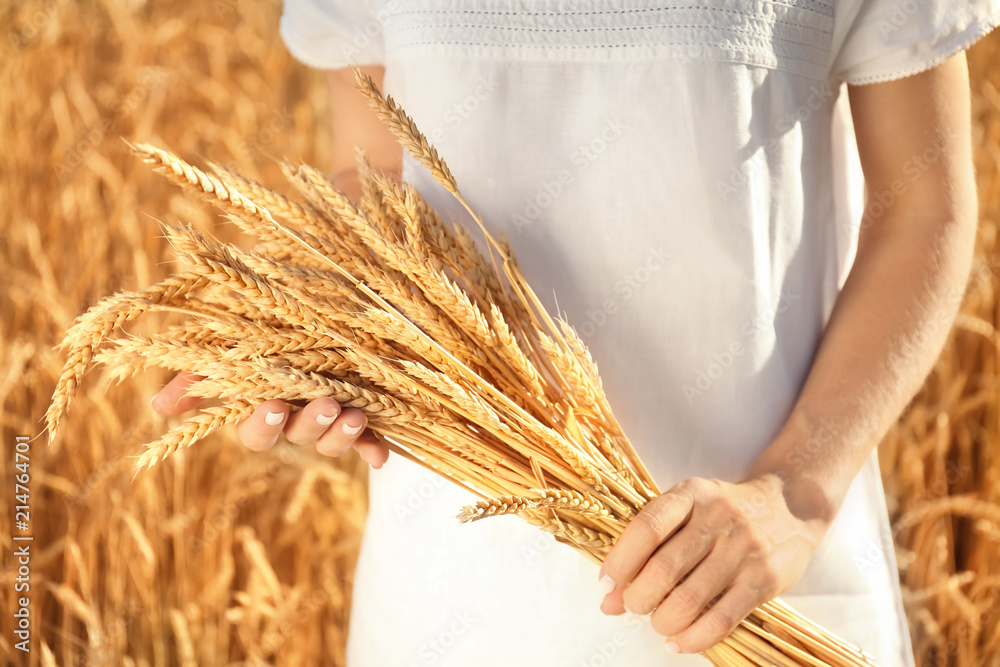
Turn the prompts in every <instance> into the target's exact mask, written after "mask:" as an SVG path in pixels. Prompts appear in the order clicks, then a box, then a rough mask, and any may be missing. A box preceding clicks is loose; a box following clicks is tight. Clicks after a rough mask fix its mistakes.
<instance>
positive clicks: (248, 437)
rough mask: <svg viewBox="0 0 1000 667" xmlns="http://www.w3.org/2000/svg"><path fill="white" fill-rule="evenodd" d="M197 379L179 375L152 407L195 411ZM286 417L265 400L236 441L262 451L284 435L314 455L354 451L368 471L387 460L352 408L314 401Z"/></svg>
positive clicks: (171, 411)
mask: <svg viewBox="0 0 1000 667" xmlns="http://www.w3.org/2000/svg"><path fill="white" fill-rule="evenodd" d="M200 379H202V377H201V376H200V375H194V374H192V373H183V372H182V373H178V374H177V375H176V376H175V377H174V379H173V380H171V381H170V382H168V383H167V384H166V386H164V387H163V389H161V390H160V391H159V393H157V394H156V396H154V397H153V400H152V401H151V405H152V407H153V409H154V410H156V411H157V412H159V413H160V414H162V415H167V416H172V415H178V414H181V413H182V412H187V411H188V410H191V409H194V408H196V407H198V405H200V404H201V402H202V401H203V399H201V398H198V397H196V396H190V395H188V394H187V388H188V387H189V386H190V385H191V383H192V382H197V381H198V380H200ZM288 413H289V409H288V406H287V405H286V404H285V403H284V402H283V401H279V400H277V399H274V400H270V401H264V402H263V403H261V404H260V405H259V406H257V408H256V409H255V410H254V411H253V414H252V415H250V417H249V418H248V419H247V420H245V421H243V422H240V424H239V425H238V426H237V427H236V431H237V433H238V434H239V437H240V441H242V442H243V444H244V445H245V446H246V447H248V448H249V449H252V450H254V451H258V452H262V451H266V450H268V449H270V448H271V447H273V446H274V443H275V442H277V440H278V436H279V435H280V434H281V432H282V431H284V433H285V438H287V439H288V441H289V442H292V443H295V444H297V445H313V444H315V445H316V451H317V452H319V453H320V454H324V455H326V456H340V455H341V454H344V453H346V452H347V450H348V449H350V448H351V447H354V448H355V449H356V450H357V452H358V455H359V456H360V457H361V458H362V459H363V460H364V461H365V462H366V463H368V464H369V465H371V466H372V467H373V468H381V467H382V464H383V463H385V462H386V459H388V458H389V449H388V448H387V447H386V446H385V445H383V444H382V443H381V442H380V441H379V440H378V438H376V437H375V434H374V433H372V432H371V430H370V429H367V428H366V426H367V425H368V418H367V417H366V416H365V413H364V412H362V411H361V410H358V409H357V408H343V409H342V408H341V407H340V404H339V403H337V402H336V401H335V400H333V399H332V398H317V399H315V400H314V401H311V402H310V403H309V404H308V405H306V406H305V407H304V408H302V409H301V410H299V411H298V412H296V413H294V414H292V415H291V416H289V414H288Z"/></svg>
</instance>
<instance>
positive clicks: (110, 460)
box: [0, 0, 1000, 667]
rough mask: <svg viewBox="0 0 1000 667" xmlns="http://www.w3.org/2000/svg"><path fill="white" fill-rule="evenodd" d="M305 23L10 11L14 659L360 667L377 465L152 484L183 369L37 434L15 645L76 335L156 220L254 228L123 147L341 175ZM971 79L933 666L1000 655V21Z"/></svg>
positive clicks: (120, 390)
mask: <svg viewBox="0 0 1000 667" xmlns="http://www.w3.org/2000/svg"><path fill="white" fill-rule="evenodd" d="M14 5H16V6H14ZM280 14H281V2H280V1H279V0H267V1H257V2H248V1H244V0H211V1H207V0H206V1H202V2H194V1H193V0H177V1H169V0H161V1H158V2H155V3H154V2H144V1H142V0H103V1H97V0H93V1H92V0H79V1H77V0H39V1H27V2H18V3H4V4H3V5H2V6H0V53H2V59H0V147H2V150H0V174H2V176H0V277H2V279H3V282H4V285H3V289H2V290H0V341H2V344H0V410H2V412H0V417H2V421H3V447H2V450H3V457H2V460H0V478H2V481H3V493H2V495H0V516H2V517H3V521H2V522H0V542H2V547H3V569H2V571H0V659H2V661H3V663H4V664H17V665H20V664H26V665H29V664H30V665H123V664H124V665H184V666H185V667H186V666H188V665H227V664H239V665H244V664H247V665H253V664H260V665H263V664H273V665H343V664H344V641H345V637H346V629H347V620H348V614H349V611H350V603H351V596H350V593H351V577H352V571H353V566H354V562H355V559H356V554H357V549H358V546H359V544H360V536H361V529H362V527H363V523H364V517H365V511H366V508H365V503H366V497H365V483H366V476H367V474H366V470H367V467H366V466H364V465H363V464H362V463H361V462H360V460H359V459H358V458H357V456H356V455H355V454H354V452H353V450H352V451H351V453H350V454H349V455H347V456H346V457H344V458H343V460H340V461H331V460H329V459H326V458H322V457H318V456H316V455H315V454H310V453H309V452H308V451H306V450H307V449H308V448H306V449H305V450H301V449H298V448H292V447H290V446H287V445H279V446H278V447H276V448H275V449H274V450H272V451H271V452H268V453H266V454H257V453H253V452H249V451H247V450H244V449H243V448H242V447H240V446H239V445H238V444H237V443H236V442H235V439H234V437H233V434H232V433H231V430H229V431H226V432H225V433H222V434H220V435H218V436H214V437H212V438H210V439H209V440H206V441H204V442H201V443H199V444H198V445H197V446H195V447H192V448H190V449H188V450H184V451H182V452H181V453H179V454H177V455H175V456H173V457H171V458H169V459H168V460H167V461H166V462H165V463H163V464H161V465H159V466H157V467H156V468H154V469H153V470H152V471H150V472H148V473H144V474H141V475H139V476H137V477H135V479H133V468H132V465H133V457H134V456H136V455H137V454H138V452H139V451H140V450H141V445H142V444H144V443H145V442H148V441H150V440H152V439H153V437H154V436H155V435H156V434H159V433H162V432H163V431H164V430H165V428H166V426H167V424H165V423H164V421H165V420H164V418H162V417H159V416H158V415H156V414H155V413H153V411H152V410H151V409H149V407H148V401H149V399H150V398H151V397H152V395H153V394H154V393H155V392H156V390H157V389H158V388H159V387H160V386H161V385H162V384H163V383H164V382H165V381H166V380H167V379H169V378H168V377H167V376H166V375H164V374H162V373H159V372H154V371H150V372H147V373H145V374H143V375H141V376H140V377H138V378H137V379H136V380H133V381H129V382H127V383H126V384H125V385H120V386H113V385H110V384H109V382H108V381H107V380H106V379H105V378H104V377H102V376H101V374H100V372H99V371H95V372H92V373H89V374H88V375H87V377H86V378H85V381H84V384H83V387H82V390H81V391H80V393H79V394H78V396H77V398H76V399H75V400H74V402H73V406H72V410H71V411H70V414H69V418H68V422H67V423H66V425H65V426H64V429H63V434H62V436H61V437H60V439H59V440H58V441H57V442H56V443H53V444H52V445H49V444H47V442H46V440H45V438H44V437H41V438H38V439H37V440H32V441H31V442H30V443H29V447H28V456H29V457H30V505H31V516H30V532H31V534H32V535H34V541H33V542H32V543H31V554H32V556H31V563H30V567H31V580H30V584H31V589H30V606H29V610H30V622H31V628H32V635H33V638H32V651H31V653H30V654H27V656H26V655H25V654H22V653H21V652H20V651H17V650H15V649H14V643H15V642H16V641H17V638H16V637H15V635H14V613H15V611H16V610H17V605H18V597H19V596H23V595H25V593H15V583H16V580H17V577H18V563H17V561H16V558H15V557H14V550H15V549H16V548H18V547H19V546H21V545H23V544H24V543H23V542H15V541H14V540H13V535H16V534H18V531H16V530H14V529H13V527H14V517H15V508H14V505H15V504H17V502H19V501H16V500H15V498H14V493H13V489H14V488H15V475H16V474H19V473H21V472H23V471H19V470H16V469H15V467H14V465H15V459H14V449H15V442H16V438H17V436H27V437H29V438H33V437H34V436H36V435H38V434H39V433H40V431H41V421H40V420H41V417H42V415H43V414H44V412H45V408H46V407H47V405H48V402H49V399H50V396H51V393H52V390H53V387H54V385H55V381H56V378H57V377H58V374H59V372H60V370H61V367H62V364H63V361H64V359H63V357H62V356H61V354H60V353H59V352H58V351H56V350H54V349H53V347H54V345H55V344H56V343H58V342H59V340H60V339H61V337H62V335H63V333H64V332H65V331H66V329H67V328H68V327H69V325H70V324H71V323H72V321H73V319H74V318H75V317H76V316H77V315H78V314H80V313H82V312H83V311H84V310H85V309H86V308H87V307H88V306H90V305H92V304H93V303H94V302H96V301H97V300H98V299H100V298H101V297H103V296H106V295H109V294H112V293H114V292H117V291H120V290H132V289H140V288H143V287H145V286H148V285H150V284H152V283H153V282H156V281H158V280H160V279H162V278H163V277H165V276H166V275H167V274H168V273H171V272H172V271H173V268H174V267H173V264H172V259H171V254H170V251H169V248H168V247H167V245H166V243H165V242H164V241H163V240H162V239H161V238H160V237H159V232H158V229H157V223H156V219H162V220H165V221H178V220H184V221H189V222H191V223H193V224H194V225H195V226H197V227H200V228H202V229H205V230H208V229H211V230H212V232H213V233H214V234H215V235H217V236H220V237H222V238H227V235H228V238H232V239H235V238H236V237H237V232H236V231H235V230H234V229H233V228H232V227H231V225H229V224H228V223H225V222H223V221H221V220H220V219H219V218H218V216H217V215H216V214H215V212H214V211H213V210H212V209H211V208H210V207H209V205H207V204H202V203H201V202H199V201H196V200H195V199H194V198H192V197H191V196H189V195H183V194H181V192H180V191H179V190H178V189H177V188H176V187H174V186H172V185H170V184H169V183H167V182H166V181H165V180H164V179H162V178H161V177H159V176H158V175H156V174H154V173H152V171H151V170H150V169H149V168H148V167H146V166H145V165H143V164H141V163H139V162H138V160H136V159H134V158H132V157H131V156H130V155H129V153H128V151H127V148H126V147H125V145H124V143H123V142H122V138H123V137H124V138H128V139H134V140H139V141H147V142H151V143H154V144H157V145H160V146H163V147H166V148H169V149H171V150H173V151H175V152H177V153H178V154H179V155H180V156H181V157H182V158H184V159H186V160H189V161H191V162H193V163H195V164H204V161H205V160H206V159H211V160H215V161H217V162H220V163H222V164H224V165H226V166H229V167H232V168H235V169H237V170H239V171H240V172H242V173H244V174H245V175H247V176H250V177H253V178H256V179H258V180H261V181H263V182H265V183H269V184H279V183H281V182H282V181H283V179H282V178H281V176H280V172H279V171H278V168H277V165H276V163H275V162H274V159H275V158H277V159H282V158H288V159H291V160H293V161H294V160H302V161H305V162H308V163H311V164H314V165H317V166H320V167H323V166H325V165H326V164H327V163H328V158H329V151H330V147H331V145H332V141H333V140H334V137H332V136H331V135H330V129H329V125H328V123H327V116H328V113H329V99H328V91H327V88H326V80H325V77H324V75H323V74H322V73H321V72H316V71H311V70H309V69H307V68H306V67H304V66H303V65H301V64H299V63H298V62H296V61H294V60H292V59H291V57H290V56H289V55H288V53H287V51H286V50H285V47H284V45H283V44H282V42H281V40H280V38H279V36H278V32H277V26H278V18H279V16H280ZM969 63H970V70H971V76H972V89H973V115H974V118H973V121H974V132H975V136H974V142H975V145H976V151H977V153H976V166H977V170H978V186H979V195H980V203H981V223H980V229H979V240H978V249H977V255H976V264H975V268H974V269H973V273H972V276H971V279H970V282H969V286H968V290H967V293H966V295H965V299H964V305H963V307H962V313H961V315H960V316H959V318H958V321H957V322H956V325H955V327H954V329H953V331H952V333H951V337H950V339H949V342H948V344H947V347H946V348H945V350H944V352H943V354H942V356H941V358H940V360H939V361H938V363H937V365H936V367H935V369H934V371H933V373H932V374H931V375H930V377H929V378H928V380H927V383H926V386H925V387H924V388H923V390H922V391H921V392H920V394H919V395H918V396H917V398H916V399H915V400H914V402H913V404H912V405H911V406H910V407H909V408H908V409H907V411H906V412H905V413H904V415H903V416H902V417H901V419H900V421H899V423H898V424H897V425H896V426H895V427H894V428H893V430H892V431H891V432H890V433H889V435H888V436H887V437H886V439H885V441H884V442H883V443H881V445H880V458H881V463H882V470H883V474H884V482H885V487H886V493H887V497H888V501H889V509H890V518H891V520H892V522H893V526H894V534H895V545H894V548H895V549H896V553H897V559H898V561H899V565H900V573H899V576H900V580H901V581H902V583H903V587H904V591H905V601H906V607H907V614H908V618H909V622H910V631H911V635H912V638H913V642H914V650H915V653H916V656H917V661H918V664H920V665H923V666H928V665H933V666H945V665H960V666H967V665H968V666H972V665H977V666H978V665H1000V447H998V436H1000V405H998V397H1000V390H998V381H1000V355H998V352H1000V348H998V343H1000V337H998V334H997V326H998V322H1000V310H998V302H997V298H996V292H997V289H998V288H1000V254H998V248H997V231H998V226H1000V31H997V32H995V33H993V34H992V35H990V36H987V37H986V38H984V39H983V40H981V41H980V42H979V43H978V44H977V45H976V46H974V47H973V48H972V49H971V50H970V51H969ZM155 319H156V318H152V320H155ZM152 320H146V321H145V322H143V321H142V320H140V321H137V322H136V323H134V324H130V325H129V331H132V332H135V333H143V332H147V331H148V329H147V327H148V326H149V322H150V321H152ZM166 321H169V314H165V315H163V316H162V317H161V318H160V319H159V320H158V327H157V328H159V326H162V324H163V323H164V322H166ZM887 546H888V545H874V544H873V545H872V549H874V550H876V551H874V552H873V562H874V561H876V560H878V558H879V556H878V551H877V550H878V549H880V548H885V547H887ZM856 565H857V566H858V567H859V570H863V568H864V566H865V564H864V563H857V564H856ZM706 664H707V663H706Z"/></svg>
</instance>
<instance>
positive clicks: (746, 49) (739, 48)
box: [406, 40, 818, 65]
mask: <svg viewBox="0 0 1000 667" xmlns="http://www.w3.org/2000/svg"><path fill="white" fill-rule="evenodd" d="M406 46H407V47H412V46H487V47H489V46H495V47H497V48H501V47H500V46H499V45H494V44H482V43H480V42H464V41H458V40H455V41H451V40H448V41H437V40H433V41H431V40H428V41H424V42H408V43H407V44H406ZM507 46H508V47H513V48H518V49H635V48H649V47H651V46H652V47H655V46H700V47H702V48H705V49H719V50H723V51H725V50H731V51H744V52H746V53H750V54H753V55H757V56H770V55H773V56H774V59H775V60H797V61H799V62H803V63H808V64H809V65H817V64H818V63H817V62H816V61H815V60H810V59H809V58H796V57H794V56H785V55H778V54H776V53H775V54H769V53H767V52H762V51H760V50H758V49H752V48H749V47H746V46H738V45H736V44H706V43H705V42H657V43H656V44H512V45H507Z"/></svg>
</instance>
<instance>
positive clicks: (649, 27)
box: [395, 23, 827, 51]
mask: <svg viewBox="0 0 1000 667" xmlns="http://www.w3.org/2000/svg"><path fill="white" fill-rule="evenodd" d="M425 28H485V29H489V30H515V31H518V30H519V31H523V32H604V31H606V32H613V31H626V30H669V29H673V28H708V29H712V30H719V31H721V32H740V33H743V34H746V35H749V36H751V37H761V38H765V39H769V40H774V41H778V42H787V43H788V44H795V45H797V46H807V47H809V48H811V49H819V50H823V51H825V50H826V48H827V47H826V46H823V45H818V44H816V43H809V42H797V41H795V40H794V39H787V38H785V37H778V36H777V35H774V34H773V33H767V32H761V31H755V30H750V29H748V28H743V27H740V26H722V25H712V24H710V23H665V24H661V25H632V26H606V27H600V28H529V27H524V26H509V25H491V24H486V23H427V24H425V23H419V24H416V25H410V26H404V27H402V28H396V30H395V32H396V33H397V34H398V33H401V32H404V31H406V30H422V29H425ZM656 43H658V44H659V43H661V42H656Z"/></svg>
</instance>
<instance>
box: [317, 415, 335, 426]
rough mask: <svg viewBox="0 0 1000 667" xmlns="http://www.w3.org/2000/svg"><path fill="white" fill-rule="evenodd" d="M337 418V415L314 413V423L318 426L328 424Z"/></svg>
mask: <svg viewBox="0 0 1000 667" xmlns="http://www.w3.org/2000/svg"><path fill="white" fill-rule="evenodd" d="M336 419H337V415H333V416H332V417H328V416H327V415H316V423H317V424H319V425H320V426H329V425H330V424H332V423H333V422H334V421H335V420H336Z"/></svg>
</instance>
